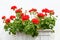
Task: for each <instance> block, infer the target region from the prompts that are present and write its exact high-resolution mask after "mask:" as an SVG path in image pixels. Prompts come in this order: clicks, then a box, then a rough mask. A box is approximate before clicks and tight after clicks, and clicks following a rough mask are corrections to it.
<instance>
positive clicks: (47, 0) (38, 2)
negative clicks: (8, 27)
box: [0, 0, 60, 40]
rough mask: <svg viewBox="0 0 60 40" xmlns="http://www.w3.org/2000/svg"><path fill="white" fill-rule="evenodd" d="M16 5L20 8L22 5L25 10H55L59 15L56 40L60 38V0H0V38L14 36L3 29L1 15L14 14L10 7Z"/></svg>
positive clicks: (3, 39)
mask: <svg viewBox="0 0 60 40" xmlns="http://www.w3.org/2000/svg"><path fill="white" fill-rule="evenodd" d="M13 5H16V6H17V7H18V8H20V7H22V8H23V9H24V10H29V9H31V8H37V9H38V11H41V9H43V8H48V9H53V10H55V15H58V18H57V21H56V25H55V28H54V30H55V40H60V0H0V40H7V39H8V38H12V37H11V36H10V35H9V34H8V33H7V32H5V31H4V29H3V23H2V19H1V17H2V16H3V15H5V16H7V18H8V17H9V16H10V15H13V14H14V12H13V11H12V10H11V9H10V7H11V6H13Z"/></svg>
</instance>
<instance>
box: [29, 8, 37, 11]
mask: <svg viewBox="0 0 60 40" xmlns="http://www.w3.org/2000/svg"><path fill="white" fill-rule="evenodd" d="M32 11H33V12H36V11H37V9H35V8H32V9H31V10H29V12H32Z"/></svg>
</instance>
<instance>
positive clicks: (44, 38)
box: [14, 29, 54, 40]
mask: <svg viewBox="0 0 60 40" xmlns="http://www.w3.org/2000/svg"><path fill="white" fill-rule="evenodd" d="M38 32H39V35H38V36H36V37H32V36H30V35H26V34H23V33H17V34H16V36H15V39H14V40H54V37H53V36H54V35H53V32H52V30H48V29H47V30H39V31H38Z"/></svg>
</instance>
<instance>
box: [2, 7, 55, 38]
mask: <svg viewBox="0 0 60 40" xmlns="http://www.w3.org/2000/svg"><path fill="white" fill-rule="evenodd" d="M11 10H13V11H15V13H16V15H15V16H14V15H11V16H10V17H9V18H6V16H2V19H3V21H4V23H5V25H4V29H5V30H6V31H9V34H11V33H12V34H16V32H24V33H26V34H29V35H32V36H33V37H34V36H37V35H38V29H40V30H42V29H53V27H54V26H55V20H56V18H55V17H54V13H55V12H54V10H49V9H47V8H45V9H42V10H41V11H42V12H38V11H37V9H35V8H32V9H30V10H29V11H28V12H29V13H31V14H30V15H32V14H34V13H35V14H34V15H36V17H35V18H32V19H31V20H30V16H29V15H27V12H25V13H24V12H23V11H22V8H19V9H17V7H16V6H12V7H11ZM47 14H48V15H47ZM11 20H12V21H13V22H11Z"/></svg>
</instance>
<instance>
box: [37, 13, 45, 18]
mask: <svg viewBox="0 0 60 40" xmlns="http://www.w3.org/2000/svg"><path fill="white" fill-rule="evenodd" d="M37 16H38V17H44V16H45V14H43V13H38V14H37Z"/></svg>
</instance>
